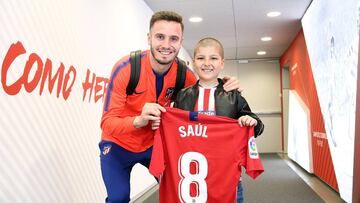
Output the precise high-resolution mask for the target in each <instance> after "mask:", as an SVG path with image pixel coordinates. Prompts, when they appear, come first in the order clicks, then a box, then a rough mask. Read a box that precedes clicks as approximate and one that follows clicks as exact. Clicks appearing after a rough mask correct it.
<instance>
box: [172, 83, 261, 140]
mask: <svg viewBox="0 0 360 203" xmlns="http://www.w3.org/2000/svg"><path fill="white" fill-rule="evenodd" d="M218 81H219V85H218V86H217V88H216V90H215V109H216V115H218V116H226V117H229V118H233V119H238V118H240V116H244V115H249V116H251V117H253V118H255V119H256V120H257V125H256V126H255V128H254V133H255V137H257V136H259V135H260V134H261V133H262V132H263V131H264V124H263V123H262V122H261V120H260V118H259V117H258V116H257V115H256V114H254V113H252V112H251V109H250V107H249V105H248V103H247V102H246V100H245V98H244V97H242V96H241V94H240V92H238V91H237V90H233V91H230V92H225V90H224V88H223V85H224V83H223V82H222V80H221V79H218ZM198 86H199V81H198V82H197V83H196V84H195V85H193V86H190V87H187V88H184V89H182V90H181V91H180V92H179V93H178V95H177V96H176V100H175V103H174V107H176V108H179V109H182V110H186V111H193V110H194V108H195V104H196V101H197V99H198V96H199V90H198Z"/></svg>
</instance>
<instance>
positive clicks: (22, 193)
mask: <svg viewBox="0 0 360 203" xmlns="http://www.w3.org/2000/svg"><path fill="white" fill-rule="evenodd" d="M152 13H153V12H152V11H151V10H150V9H149V8H148V6H147V5H146V4H145V3H144V2H143V1H140V0H126V1H117V0H107V1H100V0H76V1H72V0H51V1H47V0H37V1H31V0H12V1H1V2H0V28H1V37H0V63H1V70H2V71H1V79H2V80H1V81H2V82H1V86H0V98H1V99H0V115H1V116H0V160H1V167H0V202H103V201H104V198H105V197H106V191H105V187H104V184H103V182H102V178H101V172H100V163H99V149H98V142H99V141H100V134H101V130H100V125H99V124H100V118H101V113H102V105H103V97H102V96H103V92H104V90H105V87H106V85H107V84H106V82H104V81H106V79H107V78H108V77H109V76H110V71H111V69H112V67H113V65H114V64H115V62H116V61H117V60H118V59H120V57H122V56H123V55H125V54H128V53H129V52H130V51H131V50H135V49H146V48H148V45H147V37H146V34H147V32H148V26H149V24H148V22H149V19H150V17H151V15H152ZM20 43H21V44H22V45H23V47H24V49H25V51H24V52H25V53H22V54H20V55H19V56H18V57H16V58H15V59H14V61H13V62H12V63H11V61H6V60H5V58H6V56H10V55H11V54H9V55H7V53H8V51H9V49H10V47H11V46H12V45H14V44H17V45H20ZM32 53H34V54H32ZM30 56H38V61H39V63H43V64H42V65H41V64H37V63H35V64H34V65H32V66H31V65H30V66H28V67H29V68H31V69H30V71H29V75H28V77H24V78H23V79H24V81H23V82H22V83H20V86H18V87H19V89H16V87H15V86H12V85H13V84H14V83H15V84H16V81H18V80H19V78H21V77H22V75H23V73H24V70H26V68H25V66H26V63H27V61H28V60H29V58H30ZM181 58H184V59H185V60H189V59H190V57H189V56H188V55H187V53H186V52H181ZM47 59H49V60H51V62H52V68H51V70H52V74H51V76H52V77H54V75H55V73H56V72H57V71H58V69H59V66H60V64H61V63H63V65H64V78H63V79H62V80H55V82H54V85H53V90H52V91H51V92H50V90H49V82H48V80H47V79H46V77H45V76H44V72H43V70H44V64H45V61H46V60H47ZM9 64H10V66H8V65H9ZM71 66H73V69H72V72H70V73H69V74H68V76H69V80H68V81H69V82H68V83H66V82H65V76H66V74H67V72H68V70H70V69H71ZM37 70H38V72H37ZM25 72H26V71H25ZM75 73H76V75H75ZM87 73H89V76H90V77H89V78H88V79H86V76H87ZM93 74H95V75H93ZM35 76H40V78H39V80H34V77H35ZM93 78H94V79H95V78H96V80H95V81H94V83H93V84H92V85H91V87H92V89H88V90H85V89H84V87H83V83H85V82H86V81H88V82H89V83H91V82H92V79H93ZM42 79H44V81H45V83H44V85H43V86H42V85H41V84H42V83H41V81H42ZM31 81H33V84H34V86H33V87H34V89H31V88H30V86H31V84H30V85H29V84H27V82H29V83H31ZM37 82H38V83H37ZM72 82H73V86H71V83H72ZM42 87H43V89H42ZM58 87H60V89H59V90H60V92H59V94H58V95H57V88H58ZM70 87H71V91H69V92H68V97H65V96H64V95H66V94H64V92H63V91H61V88H65V90H70ZM95 88H96V90H95ZM40 89H42V93H41V94H40V91H41V90H40ZM65 93H66V92H65ZM85 93H86V94H85ZM90 93H91V95H90ZM84 95H85V97H84ZM83 97H84V98H83ZM95 97H99V99H98V100H95ZM132 183H133V184H132V188H131V196H132V197H133V196H135V195H137V194H139V193H141V192H142V191H143V190H144V189H146V188H147V187H149V186H150V185H151V184H154V183H155V181H154V178H153V177H152V176H150V175H149V174H148V173H147V170H146V169H145V168H144V167H141V166H136V167H135V169H134V173H133V174H132Z"/></svg>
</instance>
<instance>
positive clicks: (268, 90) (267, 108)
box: [221, 61, 282, 152]
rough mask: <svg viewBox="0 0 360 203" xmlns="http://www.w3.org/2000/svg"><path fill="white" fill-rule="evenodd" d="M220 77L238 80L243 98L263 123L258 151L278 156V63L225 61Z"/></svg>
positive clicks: (279, 133) (279, 150)
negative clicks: (234, 77)
mask: <svg viewBox="0 0 360 203" xmlns="http://www.w3.org/2000/svg"><path fill="white" fill-rule="evenodd" d="M221 75H230V76H236V77H238V79H239V81H240V83H241V86H242V87H243V88H244V91H243V93H242V95H243V96H244V97H245V99H246V100H247V102H248V103H249V105H250V107H251V110H252V111H253V112H255V113H258V115H259V117H260V118H261V120H262V121H263V123H264V125H265V131H264V132H263V134H262V135H261V136H260V137H258V138H256V143H257V145H258V148H259V151H260V152H281V151H282V149H281V115H280V112H281V106H280V68H279V63H274V62H250V63H247V64H239V63H237V62H236V61H226V62H225V68H224V70H223V72H222V74H221Z"/></svg>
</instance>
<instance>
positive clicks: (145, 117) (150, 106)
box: [133, 103, 166, 128]
mask: <svg viewBox="0 0 360 203" xmlns="http://www.w3.org/2000/svg"><path fill="white" fill-rule="evenodd" d="M165 111H166V110H165V108H164V107H162V106H160V105H159V104H157V103H145V105H144V106H143V108H142V110H141V114H140V116H136V117H135V119H134V121H133V125H134V127H135V128H141V127H144V126H146V125H147V124H148V123H149V121H159V123H160V115H161V112H165Z"/></svg>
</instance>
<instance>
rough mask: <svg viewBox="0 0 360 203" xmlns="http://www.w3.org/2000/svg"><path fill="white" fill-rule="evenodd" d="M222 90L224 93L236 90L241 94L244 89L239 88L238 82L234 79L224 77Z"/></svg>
mask: <svg viewBox="0 0 360 203" xmlns="http://www.w3.org/2000/svg"><path fill="white" fill-rule="evenodd" d="M223 81H224V90H225V91H226V92H228V91H231V90H237V91H239V92H242V91H243V90H244V89H243V88H241V86H240V83H239V80H238V79H237V78H236V77H230V76H224V78H223Z"/></svg>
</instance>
